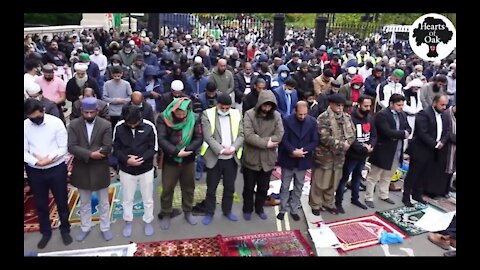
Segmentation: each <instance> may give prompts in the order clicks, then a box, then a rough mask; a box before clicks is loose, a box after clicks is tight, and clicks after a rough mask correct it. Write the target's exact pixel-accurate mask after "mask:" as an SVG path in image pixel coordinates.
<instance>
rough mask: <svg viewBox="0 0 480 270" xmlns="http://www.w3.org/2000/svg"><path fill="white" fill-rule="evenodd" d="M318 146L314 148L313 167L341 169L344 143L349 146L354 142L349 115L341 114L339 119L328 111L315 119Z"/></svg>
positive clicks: (330, 110) (343, 158)
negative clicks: (318, 139) (318, 137)
mask: <svg viewBox="0 0 480 270" xmlns="http://www.w3.org/2000/svg"><path fill="white" fill-rule="evenodd" d="M317 124H318V133H319V134H320V144H319V145H318V146H317V147H316V148H315V153H314V161H315V167H317V168H318V167H320V168H322V169H326V170H327V169H330V170H337V169H342V167H343V163H344V162H345V153H346V151H344V142H345V141H347V142H348V143H349V144H350V145H351V144H352V143H353V142H354V141H355V126H354V125H353V122H352V118H351V116H350V115H349V114H347V113H343V116H342V117H340V118H339V119H336V118H335V113H334V112H333V111H332V109H330V107H328V109H327V110H326V111H325V112H323V113H322V114H320V116H318V118H317Z"/></svg>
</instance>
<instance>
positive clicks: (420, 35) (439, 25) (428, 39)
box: [409, 13, 457, 61]
mask: <svg viewBox="0 0 480 270" xmlns="http://www.w3.org/2000/svg"><path fill="white" fill-rule="evenodd" d="M409 41H410V46H411V47H412V50H413V52H414V53H415V54H416V55H418V56H419V57H420V58H422V59H423V60H426V61H435V60H442V59H444V58H446V57H447V56H448V55H450V53H451V52H452V51H453V50H454V49H455V46H456V44H457V33H456V31H455V27H454V26H453V23H452V22H451V21H450V20H449V19H448V18H447V17H445V16H443V15H440V14H436V13H429V14H425V15H423V16H421V17H420V18H418V19H417V20H416V21H415V22H414V23H413V25H412V27H411V28H410V39H409Z"/></svg>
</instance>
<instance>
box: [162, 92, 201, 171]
mask: <svg viewBox="0 0 480 270" xmlns="http://www.w3.org/2000/svg"><path fill="white" fill-rule="evenodd" d="M190 102H191V100H190V99H189V98H186V97H181V98H175V99H173V101H172V102H171V103H170V104H169V105H168V107H167V108H166V109H165V111H164V112H163V119H164V121H165V125H167V126H168V127H170V128H171V129H173V130H182V139H181V140H180V141H179V142H178V144H177V146H176V147H177V149H178V150H180V149H182V148H184V147H185V146H187V145H189V144H190V142H191V141H192V136H193V127H194V125H195V116H194V115H193V111H192V108H189V106H188V105H189V104H190ZM177 109H180V110H182V111H185V110H188V111H187V118H186V120H184V121H182V122H180V123H174V122H173V120H172V114H173V112H175V111H176V110H177ZM174 160H175V161H176V162H179V163H181V162H182V161H183V158H181V157H178V156H177V157H175V158H174Z"/></svg>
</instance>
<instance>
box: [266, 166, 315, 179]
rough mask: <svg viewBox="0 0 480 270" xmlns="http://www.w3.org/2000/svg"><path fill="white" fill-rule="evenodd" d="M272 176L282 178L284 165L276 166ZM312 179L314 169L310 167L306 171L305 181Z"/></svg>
mask: <svg viewBox="0 0 480 270" xmlns="http://www.w3.org/2000/svg"><path fill="white" fill-rule="evenodd" d="M272 176H273V177H274V178H275V180H278V179H282V167H280V166H275V169H274V170H273V171H272ZM311 180H312V170H311V169H308V170H307V172H306V173H305V182H310V181H311Z"/></svg>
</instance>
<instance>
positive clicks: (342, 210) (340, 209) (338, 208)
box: [335, 204, 345, 214]
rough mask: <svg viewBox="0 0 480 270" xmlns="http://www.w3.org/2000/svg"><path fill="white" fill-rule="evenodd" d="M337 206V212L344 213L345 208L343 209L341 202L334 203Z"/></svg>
mask: <svg viewBox="0 0 480 270" xmlns="http://www.w3.org/2000/svg"><path fill="white" fill-rule="evenodd" d="M335 206H336V207H337V212H338V213H340V214H345V209H343V206H342V205H341V204H339V205H335Z"/></svg>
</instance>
